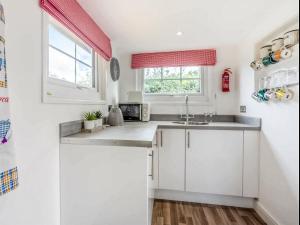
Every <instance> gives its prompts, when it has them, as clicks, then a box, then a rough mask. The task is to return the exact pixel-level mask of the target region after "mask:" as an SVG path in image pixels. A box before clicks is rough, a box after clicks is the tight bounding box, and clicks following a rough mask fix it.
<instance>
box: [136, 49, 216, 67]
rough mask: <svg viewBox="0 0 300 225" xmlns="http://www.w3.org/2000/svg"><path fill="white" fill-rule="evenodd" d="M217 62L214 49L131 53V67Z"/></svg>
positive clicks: (194, 64) (206, 64)
mask: <svg viewBox="0 0 300 225" xmlns="http://www.w3.org/2000/svg"><path fill="white" fill-rule="evenodd" d="M216 62H217V52H216V50H214V49H203V50H190V51H176V52H157V53H143V54H133V55H132V61H131V67H132V68H133V69H142V68H155V67H177V66H213V65H215V64H216Z"/></svg>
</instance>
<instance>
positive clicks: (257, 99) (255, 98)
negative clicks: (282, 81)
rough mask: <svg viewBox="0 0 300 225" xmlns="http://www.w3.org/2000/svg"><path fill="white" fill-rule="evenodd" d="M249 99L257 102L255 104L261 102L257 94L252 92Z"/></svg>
mask: <svg viewBox="0 0 300 225" xmlns="http://www.w3.org/2000/svg"><path fill="white" fill-rule="evenodd" d="M251 97H252V98H253V99H254V100H255V101H257V102H261V101H262V100H261V98H260V97H259V96H258V92H254V93H253V94H252V95H251Z"/></svg>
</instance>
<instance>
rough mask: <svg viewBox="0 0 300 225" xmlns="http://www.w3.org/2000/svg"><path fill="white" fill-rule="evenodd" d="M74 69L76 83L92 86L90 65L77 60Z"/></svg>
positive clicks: (87, 86)
mask: <svg viewBox="0 0 300 225" xmlns="http://www.w3.org/2000/svg"><path fill="white" fill-rule="evenodd" d="M76 70H77V74H76V83H77V84H78V85H80V86H82V87H86V88H93V87H94V82H93V80H94V78H93V70H92V67H89V66H86V65H85V64H83V63H80V62H78V61H77V63H76Z"/></svg>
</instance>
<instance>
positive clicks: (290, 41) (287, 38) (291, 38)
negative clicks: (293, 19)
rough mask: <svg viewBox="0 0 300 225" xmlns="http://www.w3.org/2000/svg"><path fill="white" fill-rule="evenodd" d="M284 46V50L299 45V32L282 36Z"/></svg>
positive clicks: (289, 32) (292, 31) (293, 31)
mask: <svg viewBox="0 0 300 225" xmlns="http://www.w3.org/2000/svg"><path fill="white" fill-rule="evenodd" d="M283 38H284V46H285V47H286V48H291V47H293V46H294V45H296V44H298V43H299V30H298V29H297V30H291V31H288V32H286V33H285V34H284V36H283Z"/></svg>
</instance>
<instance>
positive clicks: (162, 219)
mask: <svg viewBox="0 0 300 225" xmlns="http://www.w3.org/2000/svg"><path fill="white" fill-rule="evenodd" d="M152 225H267V224H266V223H265V222H264V221H263V220H262V219H261V218H260V217H259V216H258V214H257V213H256V212H255V211H254V210H253V209H245V208H237V207H225V206H215V205H207V204H196V203H186V202H172V201H165V200H156V201H155V203H154V210H153V219H152Z"/></svg>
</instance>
